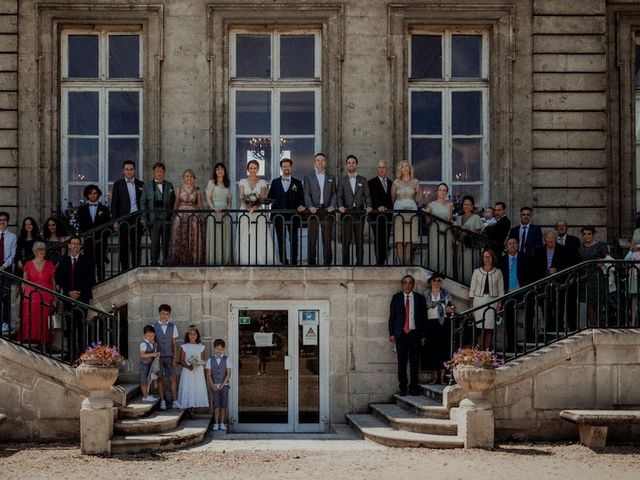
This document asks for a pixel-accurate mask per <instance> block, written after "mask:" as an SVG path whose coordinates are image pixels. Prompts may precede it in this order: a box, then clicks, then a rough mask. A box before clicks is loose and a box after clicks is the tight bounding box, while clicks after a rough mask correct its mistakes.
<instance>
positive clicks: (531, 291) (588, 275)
mask: <svg viewBox="0 0 640 480" xmlns="http://www.w3.org/2000/svg"><path fill="white" fill-rule="evenodd" d="M639 272H640V261H625V260H608V259H607V260H589V261H586V262H582V263H580V264H578V265H576V266H574V267H571V268H568V269H566V270H563V271H560V272H558V273H555V274H554V275H550V276H548V277H546V278H543V279H540V280H537V281H535V282H533V283H531V284H529V285H527V286H524V287H522V288H519V289H517V290H514V291H512V292H509V293H507V294H506V295H504V296H502V297H499V298H495V299H492V300H491V301H490V302H489V303H486V304H484V305H481V306H476V307H475V308H470V309H468V310H465V311H463V312H461V313H460V314H458V315H454V316H453V317H452V318H451V351H452V352H454V351H455V350H457V349H458V348H461V347H463V346H473V345H479V346H481V347H483V348H490V349H492V350H494V351H495V352H496V353H497V354H498V355H499V356H500V357H502V358H503V359H504V360H505V361H509V360H513V359H515V358H518V357H521V356H523V355H526V354H528V353H531V352H533V351H535V350H538V349H540V348H542V347H545V346H547V345H549V344H551V343H553V342H556V341H558V340H561V339H563V338H567V337H569V336H571V335H573V334H575V333H576V332H579V331H581V330H584V329H587V328H637V327H638V325H639V324H638V307H639V306H640V304H639V299H640V295H639V293H640V285H639V284H638V273H639ZM483 342H484V343H485V344H483ZM487 342H488V344H486V343H487Z"/></svg>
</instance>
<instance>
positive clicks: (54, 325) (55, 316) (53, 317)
mask: <svg viewBox="0 0 640 480" xmlns="http://www.w3.org/2000/svg"><path fill="white" fill-rule="evenodd" d="M47 325H48V326H49V330H59V329H61V328H62V317H61V316H60V314H59V313H57V312H56V313H51V314H49V317H48V318H47Z"/></svg>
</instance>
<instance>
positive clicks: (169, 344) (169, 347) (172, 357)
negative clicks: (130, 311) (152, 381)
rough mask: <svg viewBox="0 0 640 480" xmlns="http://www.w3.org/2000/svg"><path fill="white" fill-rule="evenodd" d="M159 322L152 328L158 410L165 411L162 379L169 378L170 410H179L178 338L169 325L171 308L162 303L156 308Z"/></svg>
mask: <svg viewBox="0 0 640 480" xmlns="http://www.w3.org/2000/svg"><path fill="white" fill-rule="evenodd" d="M158 313H159V315H160V320H158V321H157V322H156V323H155V324H154V326H153V328H154V330H155V331H156V341H157V342H158V350H159V351H160V371H159V372H158V394H159V395H160V410H166V409H167V404H166V402H165V401H164V379H165V378H166V377H169V382H170V384H171V398H172V400H173V404H172V405H171V407H172V408H180V404H179V403H178V400H177V398H178V387H177V385H176V373H175V369H176V362H177V358H176V338H178V327H176V326H175V324H173V323H171V322H170V321H169V319H170V318H171V307H170V306H169V305H167V304H166V303H163V304H162V305H160V307H159V308H158Z"/></svg>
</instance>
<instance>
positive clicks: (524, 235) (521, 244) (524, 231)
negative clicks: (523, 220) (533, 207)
mask: <svg viewBox="0 0 640 480" xmlns="http://www.w3.org/2000/svg"><path fill="white" fill-rule="evenodd" d="M520 233H521V234H522V235H521V237H522V238H520V250H522V251H523V252H526V251H527V249H526V247H525V246H524V244H525V242H526V241H527V226H526V225H525V226H524V227H522V231H521V232H520Z"/></svg>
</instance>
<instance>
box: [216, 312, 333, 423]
mask: <svg viewBox="0 0 640 480" xmlns="http://www.w3.org/2000/svg"><path fill="white" fill-rule="evenodd" d="M287 303H288V302H286V301H278V302H273V301H262V302H242V304H241V303H235V304H233V303H232V308H231V315H230V328H229V332H230V347H231V354H232V360H233V366H234V369H233V375H232V382H231V391H230V394H231V395H230V405H229V414H230V419H231V424H232V428H233V430H234V431H239V432H242V431H244V432H319V431H324V430H325V429H326V428H327V421H326V419H327V418H328V415H327V413H328V412H327V409H328V408H327V405H328V381H327V372H328V367H327V365H326V360H327V356H326V342H325V339H324V334H325V329H324V323H325V321H326V317H327V309H328V308H327V307H328V306H327V305H326V304H325V303H323V302H320V304H319V303H318V302H313V303H299V302H291V304H287Z"/></svg>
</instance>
